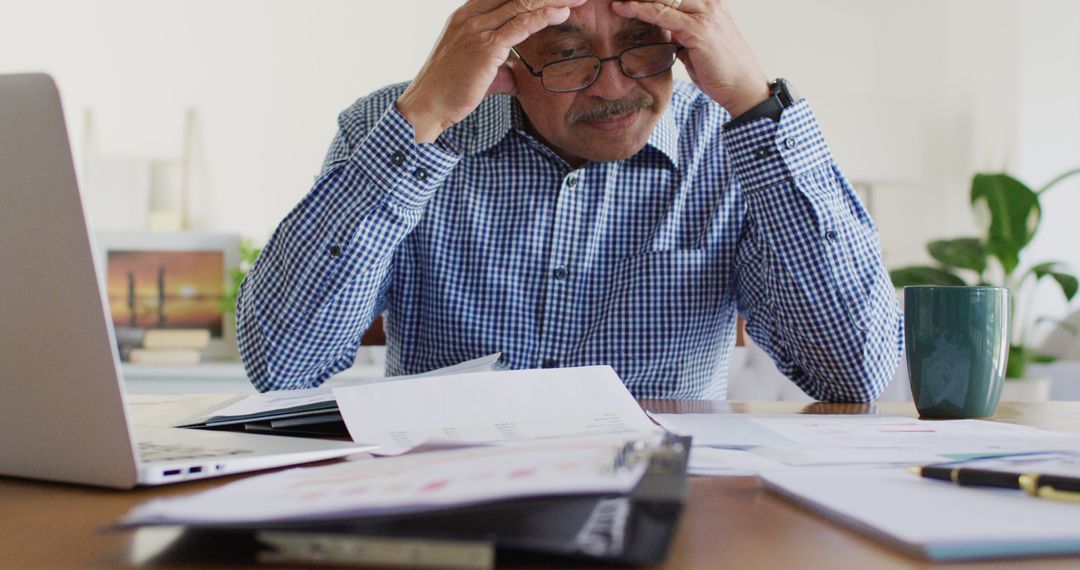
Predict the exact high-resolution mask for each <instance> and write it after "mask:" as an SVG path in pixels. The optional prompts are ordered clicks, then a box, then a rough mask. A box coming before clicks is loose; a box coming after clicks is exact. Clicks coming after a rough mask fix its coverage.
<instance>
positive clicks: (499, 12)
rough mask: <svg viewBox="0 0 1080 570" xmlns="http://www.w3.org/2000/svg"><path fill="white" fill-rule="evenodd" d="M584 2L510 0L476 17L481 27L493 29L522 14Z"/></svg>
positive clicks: (569, 6) (577, 0)
mask: <svg viewBox="0 0 1080 570" xmlns="http://www.w3.org/2000/svg"><path fill="white" fill-rule="evenodd" d="M585 2H588V0H511V1H510V2H505V3H504V4H503V5H501V6H498V7H497V8H496V9H495V10H492V11H491V12H489V13H487V14H484V15H482V16H478V18H479V22H480V27H481V28H483V29H485V30H494V29H496V28H499V27H501V26H502V25H503V24H506V23H507V22H509V21H510V20H513V19H514V18H516V17H518V16H520V15H522V14H528V13H529V12H539V11H540V10H545V9H547V8H574V7H577V6H581V5H582V4H584V3H585Z"/></svg>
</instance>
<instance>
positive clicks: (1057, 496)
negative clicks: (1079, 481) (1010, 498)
mask: <svg viewBox="0 0 1080 570" xmlns="http://www.w3.org/2000/svg"><path fill="white" fill-rule="evenodd" d="M1020 488H1021V489H1023V490H1025V491H1027V492H1028V494H1030V495H1032V496H1034V497H1039V498H1040V499H1050V500H1053V501H1065V502H1068V503H1080V493H1076V492H1074V491H1061V490H1059V489H1055V488H1053V487H1051V486H1050V485H1039V476H1038V475H1036V474H1032V473H1027V474H1024V475H1021V476H1020Z"/></svg>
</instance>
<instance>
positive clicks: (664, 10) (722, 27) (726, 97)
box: [611, 0, 769, 117]
mask: <svg viewBox="0 0 1080 570" xmlns="http://www.w3.org/2000/svg"><path fill="white" fill-rule="evenodd" d="M674 1H675V0H637V1H629V2H618V1H617V2H612V4H611V6H612V9H613V10H614V11H615V13H616V14H618V15H620V16H622V17H624V18H637V19H639V20H641V21H643V22H648V23H650V24H654V25H656V26H659V27H661V28H663V29H665V30H668V31H669V32H671V39H672V41H675V42H678V43H679V44H681V45H683V46H684V47H685V48H686V49H685V50H684V51H682V52H680V53H679V59H680V60H682V62H683V65H685V66H686V70H687V71H688V72H689V73H690V78H691V79H693V80H694V83H696V84H697V86H698V87H699V88H700V89H701V90H702V91H703V92H704V93H705V94H706V95H708V96H709V97H712V99H713V100H714V101H716V102H717V103H720V105H722V106H723V107H724V108H725V109H727V111H728V113H730V114H731V116H732V117H738V116H739V115H741V114H743V113H744V112H746V111H748V110H750V108H751V107H753V106H754V105H757V104H758V103H761V102H762V101H764V100H765V99H768V98H769V81H768V79H767V78H766V77H765V73H764V72H763V71H762V70H761V65H760V64H759V63H758V61H757V58H756V57H755V56H754V52H752V51H751V50H750V46H749V45H748V44H747V43H746V40H744V39H743V37H742V34H741V33H739V29H738V27H736V26H735V20H734V19H733V18H732V16H731V12H730V11H729V10H728V7H727V4H726V3H725V2H724V1H723V0H683V1H682V3H681V4H680V5H679V7H678V9H677V10H676V9H674V8H672V7H671V6H672V5H673V4H674Z"/></svg>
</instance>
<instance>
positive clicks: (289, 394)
mask: <svg viewBox="0 0 1080 570" xmlns="http://www.w3.org/2000/svg"><path fill="white" fill-rule="evenodd" d="M501 355H502V353H495V354H489V355H487V356H483V357H480V358H476V359H473V360H468V361H466V362H462V363H460V364H455V365H453V366H447V367H445V368H439V369H438V370H432V371H430V372H424V373H422V374H414V375H411V376H379V377H374V378H363V379H354V380H334V379H333V378H331V379H330V380H327V381H326V383H324V384H323V385H322V386H319V387H317V388H305V389H301V390H275V391H272V392H266V393H264V394H255V395H252V396H247V397H245V398H243V399H240V400H238V401H236V402H233V403H231V404H229V405H227V406H225V407H222V408H220V409H211V410H208V411H206V412H204V413H203V414H201V417H202V418H203V419H208V418H211V417H229V416H232V417H235V416H248V415H253V414H266V413H271V412H274V411H277V410H286V409H289V408H295V407H298V406H306V405H310V404H319V403H322V402H332V401H334V393H333V390H334V388H335V387H338V386H351V385H357V384H370V383H377V382H396V381H399V380H409V379H412V378H427V377H431V376H446V375H451V374H467V373H472V372H482V371H486V370H491V366H492V365H493V364H495V362H496V361H497V360H499V357H500V356H501Z"/></svg>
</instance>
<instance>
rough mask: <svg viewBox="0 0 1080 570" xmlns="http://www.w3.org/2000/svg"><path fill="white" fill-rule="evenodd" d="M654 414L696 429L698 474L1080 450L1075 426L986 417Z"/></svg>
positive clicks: (679, 428)
mask: <svg viewBox="0 0 1080 570" xmlns="http://www.w3.org/2000/svg"><path fill="white" fill-rule="evenodd" d="M653 418H654V419H656V420H657V421H658V422H659V423H660V424H661V425H663V426H664V427H666V428H668V429H669V430H671V431H673V432H675V433H680V434H684V435H692V436H693V438H694V450H693V451H692V452H691V462H690V472H691V473H693V474H698V475H743V474H754V473H764V472H767V471H776V470H782V469H790V468H793V467H805V466H821V465H913V464H921V463H937V462H943V461H957V460H963V459H970V458H976V457H987V456H996V455H1011V454H1017V453H1029V452H1035V451H1073V452H1080V441H1078V440H1077V438H1076V435H1075V434H1069V433H1064V432H1054V431H1049V430H1042V429H1037V428H1032V427H1027V426H1018V425H1012V424H1004V423H998V422H989V421H981V420H954V421H926V420H919V419H915V418H910V417H906V416H888V415H872V416H871V415H809V414H800V415H742V414H654V415H653ZM703 448H704V449H703ZM705 449H712V450H715V451H705ZM720 450H723V451H720Z"/></svg>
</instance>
